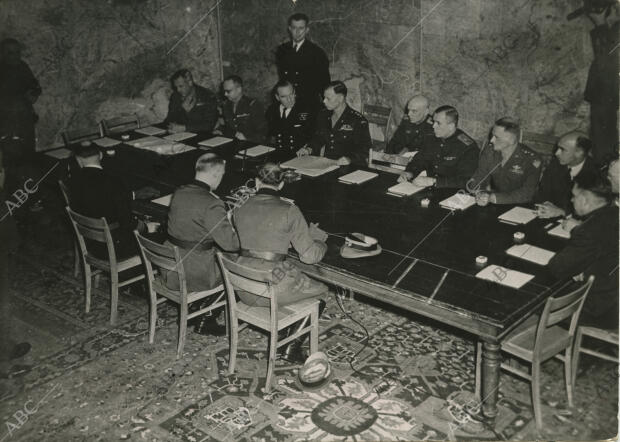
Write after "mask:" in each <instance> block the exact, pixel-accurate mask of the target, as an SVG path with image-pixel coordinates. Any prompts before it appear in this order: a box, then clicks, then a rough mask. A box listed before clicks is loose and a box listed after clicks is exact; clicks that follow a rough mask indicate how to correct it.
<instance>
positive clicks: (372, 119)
mask: <svg viewBox="0 0 620 442" xmlns="http://www.w3.org/2000/svg"><path fill="white" fill-rule="evenodd" d="M362 115H364V117H365V118H366V119H367V120H368V123H369V129H370V138H372V140H373V142H374V141H378V142H379V143H385V142H386V141H387V140H388V139H389V138H388V131H389V129H390V121H391V119H392V108H390V107H385V106H379V105H376V104H364V105H362Z"/></svg>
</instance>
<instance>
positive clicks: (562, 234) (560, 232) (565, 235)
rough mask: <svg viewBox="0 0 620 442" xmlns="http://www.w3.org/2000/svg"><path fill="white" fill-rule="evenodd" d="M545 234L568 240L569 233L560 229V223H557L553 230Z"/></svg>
mask: <svg viewBox="0 0 620 442" xmlns="http://www.w3.org/2000/svg"><path fill="white" fill-rule="evenodd" d="M547 233H548V234H549V235H553V236H558V237H560V238H564V239H570V231H569V230H566V229H565V228H564V227H562V223H559V224H558V225H557V226H555V227H554V228H553V229H550V230H547Z"/></svg>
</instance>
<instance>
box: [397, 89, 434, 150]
mask: <svg viewBox="0 0 620 442" xmlns="http://www.w3.org/2000/svg"><path fill="white" fill-rule="evenodd" d="M432 135H433V117H432V116H430V115H429V113H428V99H427V98H426V97H424V96H423V95H416V96H414V97H412V98H411V99H410V100H409V102H407V108H406V109H405V116H403V119H402V121H401V122H400V124H399V125H398V129H396V132H395V133H394V136H393V137H392V139H391V140H390V142H389V143H388V145H387V147H386V148H385V153H392V154H400V155H402V154H404V153H406V152H410V151H416V150H418V149H420V148H421V147H422V146H423V143H424V140H425V138H426V137H428V136H432Z"/></svg>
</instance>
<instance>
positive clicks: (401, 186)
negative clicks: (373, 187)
mask: <svg viewBox="0 0 620 442" xmlns="http://www.w3.org/2000/svg"><path fill="white" fill-rule="evenodd" d="M425 188H426V187H422V186H416V185H415V184H413V183H410V182H408V181H405V182H402V183H398V184H396V185H395V186H392V187H390V188H389V189H388V190H387V193H388V194H389V195H394V196H409V195H413V194H414V193H417V192H419V191H420V190H424V189H425Z"/></svg>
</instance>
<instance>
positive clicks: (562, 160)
mask: <svg viewBox="0 0 620 442" xmlns="http://www.w3.org/2000/svg"><path fill="white" fill-rule="evenodd" d="M591 147H592V143H591V142H590V140H589V139H588V138H587V136H586V135H585V134H582V133H580V132H569V133H567V134H565V135H562V136H561V137H560V139H559V140H558V143H557V149H556V151H555V155H554V157H553V159H552V160H551V162H550V163H549V165H548V166H547V168H546V169H545V171H544V172H543V175H542V178H541V179H540V184H539V185H538V191H537V192H536V195H535V196H534V202H536V203H542V204H539V205H538V216H539V217H540V218H554V217H556V216H564V215H566V214H567V213H568V212H570V211H571V210H572V207H571V203H570V198H571V189H572V187H573V182H574V180H575V178H576V177H577V176H579V175H580V174H582V173H593V172H596V166H595V165H594V161H593V160H592V159H591V158H590V157H589V156H588V155H589V152H590V149H591Z"/></svg>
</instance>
